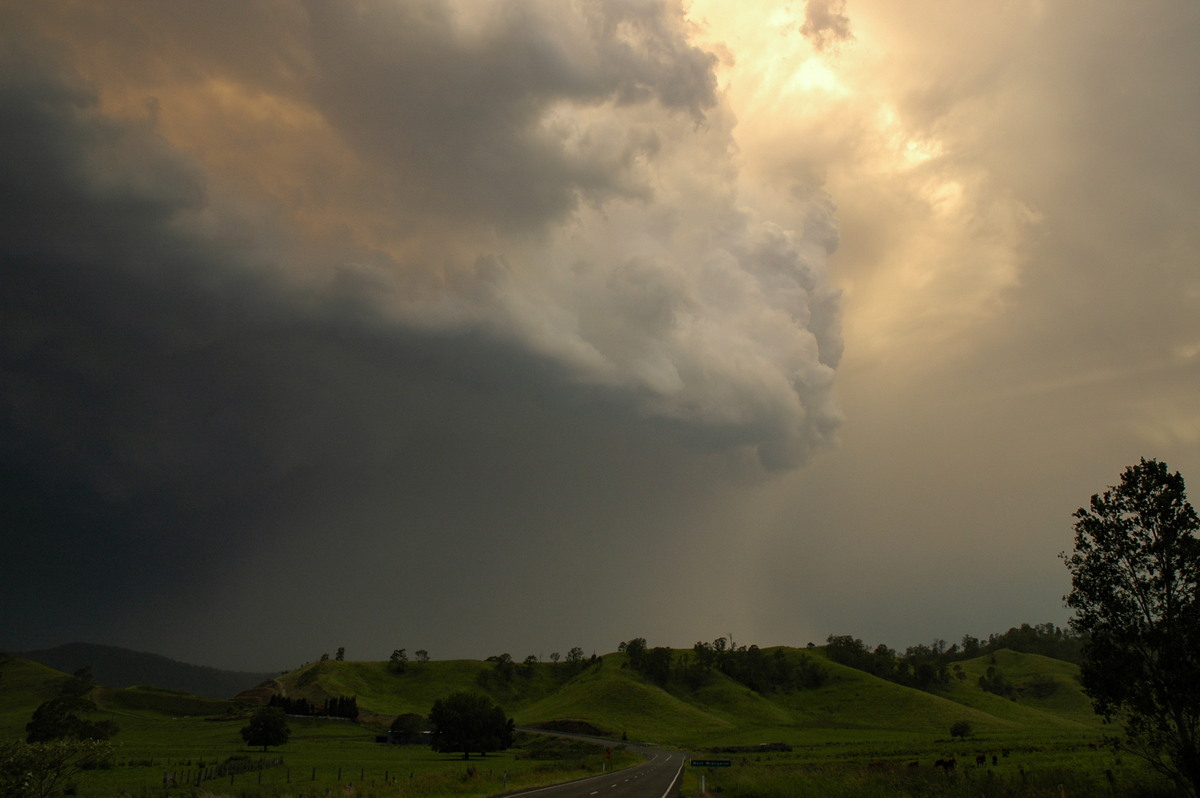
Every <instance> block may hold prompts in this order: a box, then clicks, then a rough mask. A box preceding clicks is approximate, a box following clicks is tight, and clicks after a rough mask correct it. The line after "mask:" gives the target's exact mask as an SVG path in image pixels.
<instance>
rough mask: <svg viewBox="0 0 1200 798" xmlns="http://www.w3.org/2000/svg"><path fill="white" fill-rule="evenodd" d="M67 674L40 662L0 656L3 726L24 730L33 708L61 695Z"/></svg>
mask: <svg viewBox="0 0 1200 798" xmlns="http://www.w3.org/2000/svg"><path fill="white" fill-rule="evenodd" d="M67 678H68V677H67V675H66V674H65V673H62V672H60V671H56V670H54V669H53V668H48V667H46V666H45V665H41V664H39V663H37V662H30V661H29V660H24V659H17V658H16V657H3V656H0V728H2V729H5V730H7V729H9V728H14V729H22V730H23V729H24V728H25V724H26V723H28V722H29V718H30V716H31V715H32V714H33V710H34V709H36V708H37V706H38V705H39V704H41V703H42V702H43V701H49V700H50V699H51V698H53V697H54V696H56V695H58V694H59V691H60V690H61V689H62V685H63V683H64V682H66V681H67Z"/></svg>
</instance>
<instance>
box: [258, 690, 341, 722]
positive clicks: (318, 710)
mask: <svg viewBox="0 0 1200 798" xmlns="http://www.w3.org/2000/svg"><path fill="white" fill-rule="evenodd" d="M267 706H269V707H278V708H279V709H281V710H283V713H284V714H285V715H311V716H319V717H327V718H348V719H350V720H357V719H358V698H357V697H356V696H349V697H333V698H330V699H328V700H327V701H326V702H325V703H324V704H317V703H310V702H309V701H308V699H306V698H288V697H286V696H281V695H278V694H277V695H273V696H271V699H270V700H269V701H268V702H267Z"/></svg>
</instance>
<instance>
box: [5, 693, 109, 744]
mask: <svg viewBox="0 0 1200 798" xmlns="http://www.w3.org/2000/svg"><path fill="white" fill-rule="evenodd" d="M95 711H96V705H95V704H94V703H93V702H92V701H91V700H89V699H87V698H82V697H80V696H77V695H60V696H58V697H56V698H52V699H50V700H49V701H46V702H45V703H43V704H41V705H40V706H38V708H37V709H35V710H34V711H33V717H32V718H31V719H30V721H29V723H27V724H25V732H26V736H25V741H26V742H29V743H44V742H48V741H50V740H107V739H108V738H109V737H112V736H113V735H114V734H116V733H117V724H116V723H114V722H113V721H111V720H96V721H93V720H88V719H86V718H82V717H80V714H82V713H87V712H95Z"/></svg>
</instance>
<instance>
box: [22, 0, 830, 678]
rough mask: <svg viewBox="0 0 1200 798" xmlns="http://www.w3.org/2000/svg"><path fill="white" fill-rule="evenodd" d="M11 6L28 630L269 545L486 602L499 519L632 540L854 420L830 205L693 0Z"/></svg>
mask: <svg viewBox="0 0 1200 798" xmlns="http://www.w3.org/2000/svg"><path fill="white" fill-rule="evenodd" d="M5 23H6V24H5V25H4V26H3V31H4V33H3V38H4V43H3V50H2V52H3V58H4V61H5V64H4V69H3V70H0V75H2V76H3V77H2V80H3V84H2V86H0V92H2V94H3V98H2V99H3V103H2V105H3V112H2V113H3V119H2V120H0V140H2V141H3V144H4V149H5V152H6V158H5V161H4V164H3V167H2V168H3V173H2V181H3V192H2V196H3V198H4V199H3V202H4V211H5V213H4V215H3V221H2V222H0V224H3V235H2V236H0V238H2V240H3V244H2V245H0V246H2V248H3V249H2V252H0V255H2V261H0V262H2V263H3V270H4V274H3V278H4V282H5V285H6V290H5V293H4V298H3V316H4V328H5V334H4V346H3V352H2V357H3V360H2V363H3V380H4V396H5V402H4V408H3V416H2V417H0V424H2V429H3V435H2V436H0V437H2V438H3V441H4V443H3V448H2V449H0V451H2V452H3V458H4V475H5V479H4V491H5V498H6V501H5V504H6V506H7V507H9V508H10V511H9V512H8V513H6V527H7V531H6V534H5V548H6V556H7V557H8V558H9V559H10V561H14V562H23V563H26V567H24V568H22V569H21V570H22V575H21V576H18V578H16V579H13V580H7V581H6V586H5V596H4V599H5V602H4V603H5V606H6V607H9V608H12V609H13V610H15V612H14V616H13V617H15V618H21V619H23V620H19V621H18V622H17V626H16V627H15V628H14V630H13V632H12V633H13V634H14V636H15V637H16V639H17V640H27V641H30V643H32V644H40V643H41V642H50V638H57V637H60V636H61V635H63V634H74V635H77V636H80V637H87V638H89V639H92V638H95V637H96V636H97V635H110V636H116V637H118V638H121V637H124V638H130V637H137V636H138V635H139V634H143V633H145V630H146V628H148V627H155V626H162V625H168V624H169V623H170V622H171V620H170V619H171V618H175V617H177V615H178V613H179V612H180V611H181V610H180V608H182V607H184V606H186V605H187V604H188V603H189V602H190V601H192V599H189V596H191V595H194V594H196V593H201V592H203V593H210V592H213V588H214V586H220V587H224V588H228V589H230V590H236V588H235V587H234V583H235V582H237V580H238V579H239V578H240V577H239V575H243V574H244V572H251V571H253V570H255V569H257V570H259V571H261V572H263V574H264V576H263V578H264V579H265V580H266V581H267V582H268V583H269V584H272V585H274V584H278V583H279V582H286V581H287V580H286V578H285V577H284V576H283V575H284V574H291V575H293V576H301V575H302V576H303V577H304V578H306V579H307V578H316V577H318V576H319V575H320V574H322V573H325V574H332V573H341V574H349V573H360V574H362V573H365V574H367V575H368V579H374V578H377V579H379V580H381V583H380V584H377V585H376V586H375V587H374V588H373V589H372V590H369V591H367V594H368V595H363V596H362V600H363V601H364V602H370V601H378V600H381V597H382V596H385V595H392V593H391V592H389V591H388V590H387V589H386V588H385V587H384V586H385V585H386V584H387V583H386V580H387V576H386V574H385V573H375V571H374V570H373V569H374V566H373V565H372V564H371V562H370V559H371V555H370V554H368V553H366V552H369V551H370V550H372V547H373V546H374V547H375V548H374V550H375V551H376V552H378V551H380V550H381V548H380V547H382V550H387V551H391V550H392V549H393V548H394V549H395V556H396V558H397V560H398V561H400V562H404V561H405V560H411V561H412V562H417V563H421V565H420V567H418V568H417V569H416V570H417V571H420V572H424V573H425V574H430V573H433V572H436V573H437V574H438V577H437V578H436V579H421V578H419V577H417V576H415V575H413V576H411V577H410V578H409V579H410V581H409V582H408V585H407V587H406V588H404V589H403V590H402V591H401V594H402V595H406V596H409V597H410V598H409V600H412V598H411V597H412V596H415V595H420V594H421V593H422V592H423V591H429V592H432V591H442V592H446V591H447V590H449V591H450V592H455V591H458V590H463V591H464V592H465V593H467V594H470V595H474V592H473V591H472V590H471V588H468V587H460V585H469V584H478V583H479V582H480V581H485V582H486V581H487V579H488V576H487V573H486V570H487V569H486V568H485V567H484V564H483V563H479V564H476V565H470V564H466V565H461V564H460V565H458V566H456V565H455V564H454V563H453V562H446V560H452V559H453V556H452V553H453V552H455V551H462V550H463V547H466V548H467V549H469V548H471V547H477V546H486V541H488V540H490V539H492V538H493V537H494V536H503V537H505V538H506V539H507V540H509V541H510V542H511V545H512V550H513V552H514V554H513V558H514V561H520V560H521V559H522V558H525V557H528V556H530V555H531V553H532V552H535V551H537V550H538V549H539V547H545V546H553V545H555V544H554V543H553V538H555V537H556V536H558V535H562V536H564V539H565V540H568V541H574V542H573V543H572V544H571V545H572V546H577V547H582V548H587V544H586V541H587V539H588V536H589V535H603V536H606V537H607V538H608V539H609V540H613V541H619V540H621V539H622V537H623V536H624V535H625V534H627V533H625V532H622V531H620V530H614V529H613V528H612V527H611V526H610V525H611V524H614V523H616V521H614V519H616V518H622V517H624V516H626V515H628V509H627V507H628V506H629V503H630V502H633V503H634V505H635V506H637V507H639V510H638V513H637V516H638V517H637V518H636V519H635V518H627V519H626V520H624V521H622V522H621V523H622V525H624V526H625V528H627V529H632V528H636V527H639V526H641V527H644V525H645V524H646V517H647V514H648V515H649V517H656V516H657V514H658V512H660V511H658V510H654V507H657V506H661V507H663V508H669V507H671V506H676V505H678V504H679V502H691V501H694V500H696V499H695V497H696V496H697V494H703V493H704V492H706V491H707V492H709V493H712V492H713V491H716V492H719V490H720V489H719V488H715V487H714V485H716V484H717V483H716V479H717V476H716V475H717V474H724V475H725V477H723V478H727V477H728V475H729V473H730V471H729V469H733V472H734V473H741V474H742V476H740V477H737V479H743V480H744V479H750V480H752V481H753V480H757V479H761V478H763V475H764V474H765V473H767V471H769V470H771V469H778V468H790V467H794V466H797V465H799V464H802V463H804V462H805V461H807V460H808V459H809V458H810V457H811V456H812V454H813V452H814V451H815V450H817V449H820V448H822V447H825V446H827V445H828V444H829V443H830V442H831V440H832V436H833V434H834V431H835V429H836V428H837V426H838V424H839V421H840V415H839V413H838V411H837V409H836V407H835V405H834V402H833V399H832V395H831V391H832V386H833V375H834V369H835V367H836V366H837V363H838V360H839V358H840V355H841V342H840V335H839V311H838V294H837V291H836V290H835V289H833V288H832V287H831V286H830V284H829V282H828V279H827V276H826V259H827V257H828V254H829V253H830V252H832V251H833V250H834V249H835V248H836V245H837V238H836V233H835V232H833V231H834V230H836V225H835V224H834V223H833V222H832V210H831V207H830V204H829V202H828V200H827V198H826V197H824V196H823V195H821V194H820V193H814V194H813V195H811V196H804V197H798V198H797V201H796V203H795V206H794V207H793V209H792V213H791V214H790V216H789V217H788V218H767V217H764V216H763V215H762V214H760V213H759V212H758V211H757V210H756V209H755V208H753V207H748V206H745V205H743V204H742V203H741V202H739V199H738V193H737V190H736V176H737V166H736V159H735V147H734V145H733V143H732V137H731V130H732V127H733V124H734V120H733V118H732V116H731V115H730V113H729V111H728V110H727V109H725V108H724V107H723V106H722V104H721V100H720V97H719V95H718V92H717V90H716V79H715V75H714V72H713V69H714V67H715V64H716V58H715V57H714V56H713V55H711V54H709V53H708V52H706V51H704V50H702V49H700V48H697V47H696V46H694V45H692V44H691V43H689V39H688V35H687V31H688V23H687V21H686V20H685V18H684V16H683V14H682V11H681V10H680V9H679V8H678V7H677V6H675V5H673V4H670V3H628V4H625V3H578V4H561V3H500V4H495V5H491V6H489V7H487V8H484V9H480V8H476V7H474V6H470V7H468V6H465V5H464V6H459V5H455V4H453V3H440V2H420V3H398V4H392V5H389V6H386V7H385V6H380V5H377V4H371V3H362V4H346V3H323V2H310V3H306V4H301V5H297V4H294V3H278V4H273V3H248V4H234V5H231V6H230V7H228V8H222V9H208V10H205V11H201V10H198V9H183V8H181V7H180V8H175V7H168V6H164V5H163V4H158V3H120V4H117V5H114V6H111V7H107V8H105V9H103V10H100V9H91V10H88V9H83V8H79V7H70V6H66V5H62V6H60V5H58V4H54V3H39V4H26V5H20V4H18V6H17V7H15V8H14V7H10V8H9V9H8V10H7V11H6V19H5ZM764 468H765V469H766V470H767V471H764V470H763V469H764ZM706 474H707V476H705V475H706ZM699 501H700V503H701V504H702V503H703V501H704V500H699ZM350 503H353V506H350ZM364 505H367V506H369V507H370V508H372V509H371V511H370V512H369V513H368V514H369V515H371V520H369V521H367V520H362V519H359V520H357V521H353V520H350V519H353V518H355V517H356V515H358V514H359V513H361V512H362V508H363V506H364ZM334 507H336V508H339V509H338V510H337V512H335V513H329V512H327V511H328V510H329V509H331V508H334ZM661 512H668V510H666V509H663V510H661ZM581 516H582V517H584V518H585V519H586V520H581V519H580V517H581ZM317 517H321V521H320V522H319V523H318V522H314V521H313V519H314V518H317ZM600 519H604V520H603V521H601V520H600ZM347 525H349V526H352V527H355V529H353V530H351V531H348V532H347V531H346V530H344V529H341V528H338V527H345V526H347ZM281 527H286V531H285V530H284V529H282V528H281ZM550 530H553V534H550ZM548 535H549V537H547V536H548ZM381 538H382V539H383V542H379V541H380V540H381ZM668 539H669V538H668ZM334 541H337V542H338V544H339V545H338V546H337V547H332V544H333V542H334ZM298 547H299V548H307V547H312V548H315V549H319V550H322V551H323V552H324V553H323V554H320V555H316V554H312V553H311V552H310V553H309V555H307V556H297V555H296V553H295V552H296V549H297V548H298ZM331 547H332V548H333V549H334V550H330V548H331ZM263 548H266V549H267V550H274V551H276V554H275V555H274V556H271V557H266V558H265V559H263V554H262V549H263ZM346 550H352V551H355V552H360V550H361V553H360V554H359V555H356V556H354V557H347V556H346V554H345V552H346ZM357 556H363V558H364V559H363V560H362V561H360V562H357V563H356V562H355V561H356V557H357ZM247 558H250V560H249V562H250V563H251V564H249V565H248V564H247ZM466 559H470V558H466ZM306 561H307V564H305V562H306ZM335 563H340V566H335V565H334V564H335ZM493 564H495V563H494V562H493ZM397 567H398V568H400V569H401V570H404V568H406V567H408V566H407V565H398V566H397ZM431 568H432V571H431ZM231 571H232V572H234V573H231ZM47 580H49V581H47ZM447 580H449V582H450V584H452V585H454V587H448V585H447ZM358 581H359V580H358V579H357V578H354V579H349V578H347V584H354V583H357V582H358ZM350 591H351V592H355V589H353V588H351V589H350ZM296 592H299V591H297V590H295V589H292V590H289V591H288V594H289V595H292V594H293V593H296ZM89 596H105V597H107V598H108V599H109V600H110V601H111V603H109V601H106V602H104V603H103V604H100V603H94V602H90V601H89V600H88V598H87V597H89ZM371 596H374V598H372V597H371ZM35 607H37V608H40V609H37V610H35V609H34V608H35ZM114 608H115V609H114ZM229 611H230V612H231V613H233V612H235V611H236V610H234V609H230V610H229ZM308 611H309V612H311V613H315V614H316V615H318V616H321V617H326V618H328V619H330V620H328V621H327V622H328V623H329V624H330V625H337V623H349V621H345V620H343V621H338V622H335V621H333V620H331V619H332V618H334V617H337V616H338V614H339V612H341V611H340V610H335V609H331V608H329V607H326V608H325V609H324V610H322V609H321V608H320V607H310V608H309V609H308ZM52 617H53V618H58V619H59V620H57V621H55V622H54V623H53V624H50V625H48V624H47V618H52ZM139 629H140V630H141V631H139ZM160 633H161V630H160ZM260 661H261V660H260Z"/></svg>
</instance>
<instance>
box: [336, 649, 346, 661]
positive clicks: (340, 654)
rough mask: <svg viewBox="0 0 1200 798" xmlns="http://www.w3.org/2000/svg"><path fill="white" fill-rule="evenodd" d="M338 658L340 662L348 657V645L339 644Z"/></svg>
mask: <svg viewBox="0 0 1200 798" xmlns="http://www.w3.org/2000/svg"><path fill="white" fill-rule="evenodd" d="M336 659H337V661H338V662H342V661H344V660H345V659H346V647H345V646H338V650H337V657H336Z"/></svg>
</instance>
